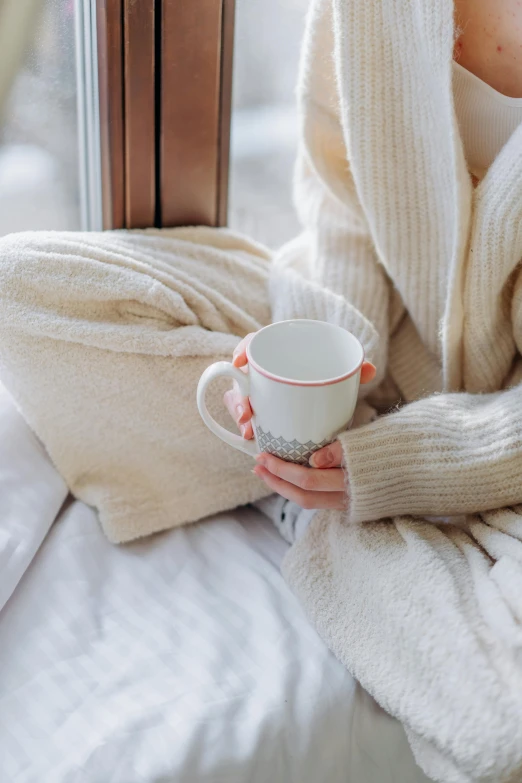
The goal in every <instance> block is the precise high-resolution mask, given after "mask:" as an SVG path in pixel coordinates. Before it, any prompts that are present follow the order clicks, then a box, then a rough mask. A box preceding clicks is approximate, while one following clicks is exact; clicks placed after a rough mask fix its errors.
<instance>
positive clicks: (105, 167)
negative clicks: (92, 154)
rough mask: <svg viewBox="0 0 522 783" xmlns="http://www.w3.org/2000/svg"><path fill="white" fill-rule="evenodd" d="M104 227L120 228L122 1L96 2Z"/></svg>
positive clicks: (122, 216) (122, 222)
mask: <svg viewBox="0 0 522 783" xmlns="http://www.w3.org/2000/svg"><path fill="white" fill-rule="evenodd" d="M96 25H97V38H98V81H99V96H100V127H101V140H100V141H101V166H102V200H103V227H104V228H105V229H109V228H123V226H124V225H125V208H124V192H125V182H124V172H125V166H124V147H125V142H124V132H123V67H122V59H123V35H122V0H97V3H96Z"/></svg>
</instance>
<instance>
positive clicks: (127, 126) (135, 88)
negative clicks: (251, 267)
mask: <svg viewBox="0 0 522 783" xmlns="http://www.w3.org/2000/svg"><path fill="white" fill-rule="evenodd" d="M234 11H235V8H234V0H96V12H97V33H98V73H99V94H100V124H101V160H102V198H103V226H104V228H106V229H110V228H146V227H149V226H157V227H161V226H178V225H189V224H190V225H194V224H199V225H208V226H222V225H226V222H227V209H228V169H229V145H230V115H231V96H232V60H233V44H234V41H233V39H234Z"/></svg>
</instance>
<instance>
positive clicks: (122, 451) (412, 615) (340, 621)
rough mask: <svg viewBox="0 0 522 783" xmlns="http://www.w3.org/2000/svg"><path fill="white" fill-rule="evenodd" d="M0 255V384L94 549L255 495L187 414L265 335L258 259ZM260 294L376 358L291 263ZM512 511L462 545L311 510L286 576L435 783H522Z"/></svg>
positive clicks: (106, 245) (28, 250) (183, 241)
mask: <svg viewBox="0 0 522 783" xmlns="http://www.w3.org/2000/svg"><path fill="white" fill-rule="evenodd" d="M290 250H291V249H290ZM290 250H288V254H287V258H288V259H290V258H291V257H292V253H291V252H290ZM0 259H1V263H0V304H1V307H0V361H1V377H2V380H3V381H4V382H5V383H6V385H7V386H8V388H9V389H10V391H11V393H12V394H13V396H14V397H15V400H16V402H17V404H18V405H19V407H20V408H21V410H22V412H23V413H24V415H25V416H26V418H27V420H28V421H29V423H30V424H31V426H32V427H33V428H34V430H35V431H36V433H37V434H38V435H39V436H40V438H41V439H42V440H43V442H44V444H45V446H46V448H47V449H48V451H49V453H50V455H51V457H52V458H53V460H54V462H55V463H56V465H57V467H58V468H59V470H60V471H61V473H62V474H63V475H64V477H65V478H66V480H67V482H68V484H69V486H70V488H71V489H72V491H73V492H74V493H75V494H76V495H77V496H78V497H80V498H82V499H83V500H85V501H86V502H87V503H90V504H92V505H94V506H96V507H97V508H98V510H99V512H100V519H101V522H102V525H103V526H104V529H105V531H106V533H107V534H108V535H109V537H110V538H111V540H113V541H125V540H128V539H130V538H132V537H135V536H139V535H145V534H147V533H151V532H153V531H155V530H160V529H163V528H166V527H170V526H173V525H176V524H180V523H182V522H187V521H191V520H195V519H198V518H200V517H201V516H203V515H205V514H207V513H210V512H212V511H217V510H220V509H224V508H227V507H231V506H234V505H236V504H239V503H245V502H248V501H250V500H253V499H255V498H258V497H260V496H261V495H263V494H264V492H265V489H264V485H261V484H260V482H258V480H257V479H255V477H254V476H252V474H251V473H250V470H249V469H250V467H251V465H250V460H249V458H248V457H245V456H243V455H241V454H238V453H237V452H235V451H233V450H232V449H229V448H228V447H226V446H224V445H223V444H222V443H221V442H220V441H219V440H217V439H216V438H215V437H214V436H212V435H210V434H209V433H208V432H207V430H206V429H205V428H204V426H203V425H202V423H201V422H200V420H199V416H198V413H197V410H196V406H195V388H196V384H197V380H198V378H199V375H200V373H201V372H202V370H203V368H204V367H205V366H207V365H208V364H209V363H211V362H212V361H214V360H216V359H222V358H226V357H228V356H229V354H230V352H231V351H232V349H233V348H234V346H235V345H236V343H237V340H238V338H239V337H240V336H242V335H244V334H245V333H247V332H248V331H250V330H253V329H257V328H258V327H259V326H260V325H262V324H263V323H266V322H267V321H268V320H269V316H270V313H269V306H268V298H267V279H268V272H269V263H268V259H267V254H266V252H265V251H264V250H263V249H262V248H260V247H258V246H256V245H253V244H252V243H250V242H249V241H248V240H245V239H244V238H241V237H237V236H235V235H233V234H231V233H230V232H227V231H210V230H208V229H198V230H194V229H178V230H173V231H164V232H156V231H149V232H145V233H142V232H132V233H130V232H129V233H125V232H114V233H105V234H98V235H97V234H53V233H35V234H24V235H14V236H11V237H8V238H5V239H3V240H0ZM271 290H272V304H273V308H274V313H275V314H276V316H277V317H278V318H285V317H294V316H301V315H303V314H304V313H305V312H306V313H307V314H308V315H309V316H314V317H321V318H325V319H328V320H332V321H336V322H337V323H340V324H342V325H344V326H345V327H347V328H351V329H352V330H353V331H356V332H357V334H358V335H359V336H360V338H361V339H362V340H363V342H364V344H365V348H366V351H367V353H368V355H369V356H372V355H375V351H376V350H378V345H377V343H376V332H375V329H374V328H373V327H372V326H371V324H370V323H369V322H368V321H367V320H366V319H365V318H364V317H363V316H361V315H360V313H358V311H357V310H356V309H355V308H354V307H353V306H352V305H351V304H349V303H348V302H347V301H346V300H345V299H343V298H342V297H338V296H336V295H334V294H333V293H331V292H329V291H327V290H326V289H321V288H320V287H319V286H318V285H316V284H314V283H313V282H310V281H309V280H307V279H306V278H305V277H304V276H303V275H301V274H300V273H299V272H298V271H297V268H296V266H295V265H292V264H291V263H286V262H285V263H282V264H276V266H275V268H274V270H273V272H272V289H271ZM214 407H215V412H216V415H217V414H218V411H219V410H220V409H221V407H222V406H221V400H220V393H216V398H215V400H214ZM407 408H408V406H407V407H406V410H407ZM368 410H369V407H368V406H366V411H368ZM394 415H395V414H394ZM382 418H386V417H381V419H379V420H378V421H377V422H376V423H374V424H370V425H368V429H370V430H371V428H374V427H375V426H380V425H379V422H380V421H382ZM225 420H226V419H225ZM366 429H367V428H366V427H362V428H361V430H360V431H361V432H363V431H364V430H366ZM357 432H359V430H357ZM354 434H355V433H354ZM521 512H522V509H521V508H520V507H514V508H510V509H503V510H500V511H496V512H490V513H484V514H482V515H480V516H479V515H469V516H468V517H467V519H466V522H465V523H464V524H463V528H462V529H460V528H458V527H456V526H450V525H445V524H435V523H433V522H431V523H429V522H426V521H425V520H422V519H414V518H412V517H396V518H395V519H394V520H391V519H389V520H384V521H380V522H369V523H362V524H361V523H351V524H346V520H345V519H343V516H342V514H340V513H329V512H326V513H322V514H320V515H318V517H317V518H316V520H314V522H313V523H312V525H311V526H310V528H309V530H308V532H307V534H306V535H305V537H304V538H303V539H302V540H301V541H300V542H299V543H298V544H297V545H295V546H294V547H293V548H292V549H291V550H290V552H289V554H288V556H287V558H286V562H285V564H284V571H285V574H286V576H287V579H288V581H289V582H290V584H291V585H292V587H293V589H294V590H295V591H296V592H297V594H298V595H299V597H300V598H301V600H302V601H303V604H304V605H305V607H306V609H307V611H308V613H309V615H310V617H311V618H312V620H313V622H314V623H315V625H316V627H317V628H318V630H319V632H320V633H321V634H322V636H323V638H324V639H325V640H326V641H327V643H328V644H329V645H330V647H331V648H332V650H333V651H334V652H335V653H336V655H337V656H338V657H339V658H340V659H341V660H342V661H343V662H344V663H345V664H346V665H347V667H348V668H349V669H350V671H351V672H352V673H353V674H354V675H355V676H356V677H358V678H359V679H360V681H361V683H362V684H363V685H364V686H365V687H366V688H367V690H369V691H370V692H371V693H372V694H373V695H374V697H375V698H376V699H377V700H378V701H379V702H380V703H381V704H382V705H383V706H384V707H385V708H386V709H387V710H388V711H389V712H390V713H392V714H393V715H395V716H397V717H398V718H400V719H401V720H402V721H403V723H404V725H405V727H406V730H407V732H408V735H409V737H410V741H411V743H412V747H413V749H414V752H415V755H416V758H417V760H418V761H419V763H420V764H421V766H422V767H423V768H424V770H425V771H426V772H427V773H428V774H429V775H430V776H432V777H433V778H435V779H436V780H440V781H455V783H457V782H458V783H461V781H481V782H483V783H486V781H487V783H499V782H500V781H513V782H515V781H520V780H521V779H522V601H521V596H522V521H521V520H522V513H521ZM216 556H219V553H216Z"/></svg>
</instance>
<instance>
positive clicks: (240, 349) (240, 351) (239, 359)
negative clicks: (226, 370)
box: [232, 332, 255, 367]
mask: <svg viewBox="0 0 522 783" xmlns="http://www.w3.org/2000/svg"><path fill="white" fill-rule="evenodd" d="M254 335H255V332H251V333H250V334H247V336H246V337H243V339H242V340H241V342H240V343H239V345H237V346H236V349H235V351H234V353H233V354H232V364H233V365H234V367H244V366H245V364H247V363H248V359H247V354H246V350H247V346H248V344H249V342H250V341H251V339H252V338H253V336H254Z"/></svg>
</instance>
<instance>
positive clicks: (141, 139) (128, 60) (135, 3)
mask: <svg viewBox="0 0 522 783" xmlns="http://www.w3.org/2000/svg"><path fill="white" fill-rule="evenodd" d="M196 5H197V3H196ZM154 15H155V11H154V0H123V43H124V46H123V50H124V87H125V103H124V106H125V111H124V126H125V224H126V226H127V228H146V227H147V226H153V225H154V219H155V210H156V149H155V148H156V143H155V131H156V128H155V126H156V97H155V82H154V79H155V67H154V65H155V40H154Z"/></svg>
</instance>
